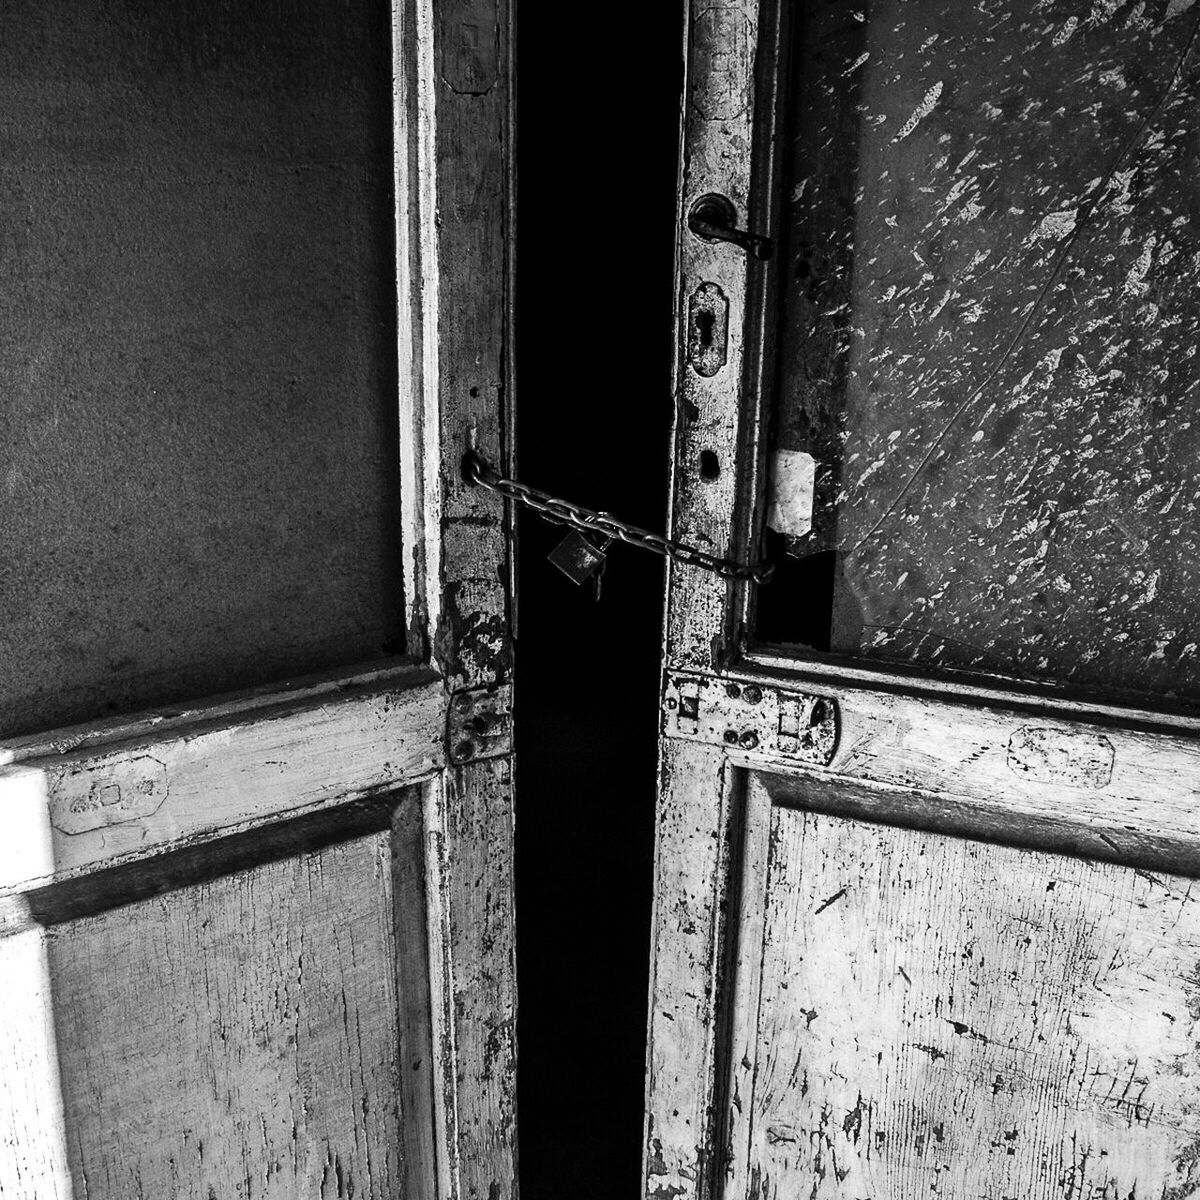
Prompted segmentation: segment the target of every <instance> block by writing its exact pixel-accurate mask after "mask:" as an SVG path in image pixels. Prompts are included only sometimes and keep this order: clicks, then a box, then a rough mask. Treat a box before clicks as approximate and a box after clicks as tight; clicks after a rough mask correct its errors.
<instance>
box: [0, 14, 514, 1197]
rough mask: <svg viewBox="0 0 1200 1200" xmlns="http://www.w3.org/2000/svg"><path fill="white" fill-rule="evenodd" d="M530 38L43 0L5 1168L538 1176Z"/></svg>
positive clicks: (13, 205) (3, 916)
mask: <svg viewBox="0 0 1200 1200" xmlns="http://www.w3.org/2000/svg"><path fill="white" fill-rule="evenodd" d="M510 49H511V47H510V34H509V6H508V5H507V3H505V2H504V0H478V2H476V0H465V2H461V3H457V2H456V3H449V2H446V3H442V2H441V0H395V3H394V4H389V3H388V2H387V0H383V2H382V3H376V2H375V0H352V2H350V3H344V4H337V5H334V4H330V3H326V2H325V0H304V2H302V3H299V4H291V5H278V4H266V3H235V4H228V3H216V4H214V3H211V2H209V0H184V2H182V3H173V4H168V5H160V4H155V3H140V2H134V3H110V2H108V0H50V2H49V3H37V4H24V3H21V4H18V5H16V6H15V7H12V8H11V9H10V10H8V11H6V13H5V34H4V39H3V46H2V47H0V95H2V96H3V104H2V105H0V110H2V115H0V126H2V128H3V141H4V147H5V149H4V155H3V157H4V168H3V171H2V172H0V197H3V209H4V212H5V219H4V222H3V225H4V232H3V234H2V235H0V237H2V241H3V260H4V272H3V280H2V281H0V311H2V313H3V319H2V321H0V324H2V325H3V328H4V337H3V348H2V349H0V412H2V413H3V430H4V437H3V444H2V445H0V478H2V479H3V487H2V489H0V496H2V499H0V504H2V505H3V519H2V520H0V738H2V739H3V740H2V741H0V895H2V897H3V900H2V906H0V976H2V978H3V1011H2V1012H0V1196H3V1197H6V1198H8V1197H12V1198H13V1200H50V1198H58V1200H62V1198H64V1197H71V1196H74V1197H75V1198H76V1200H83V1198H85V1197H88V1198H91V1200H99V1198H101V1197H109V1198H111V1200H129V1198H131V1197H138V1196H145V1197H154V1198H155V1200H166V1198H167V1197H180V1198H182V1197H195V1198H196V1200H224V1198H226V1197H235V1196H236V1197H242V1198H243V1200H249V1198H251V1197H280V1198H284V1197H286V1198H287V1200H294V1198H297V1197H318V1196H320V1197H334V1196H338V1197H346V1198H347V1200H349V1198H350V1197H378V1198H379V1200H385V1198H386V1200H392V1198H394V1197H398V1196H404V1197H408V1198H409V1200H426V1198H428V1200H433V1198H434V1197H439V1198H445V1200H449V1198H451V1197H462V1198H463V1200H466V1198H468V1197H487V1198H488V1200H493V1198H495V1197H502V1196H510V1195H513V1194H514V1193H515V1182H514V1125H513V1121H514V1090H513V1071H514V1024H513V1016H514V994H513V989H514V974H513V958H512V953H513V946H512V931H513V924H512V918H513V914H512V891H511V861H512V796H511V784H510V778H511V776H510V754H509V747H510V729H509V723H510V715H509V714H510V689H511V670H510V634H509V611H510V603H509V597H510V593H509V584H508V580H509V563H510V550H509V536H508V528H507V526H506V524H505V521H504V517H503V512H502V509H501V508H500V507H499V506H497V505H496V503H495V501H494V499H493V498H492V497H490V496H488V495H486V494H484V493H482V492H479V491H478V490H472V489H470V488H469V487H467V486H466V485H465V484H464V483H463V481H462V477H461V468H460V462H461V459H462V456H463V454H464V452H465V451H466V449H467V448H468V446H469V445H475V446H478V447H479V448H480V449H481V451H482V452H483V453H485V454H487V455H488V456H489V458H490V459H491V460H492V461H497V462H503V461H506V460H507V456H508V455H509V453H510V452H511V447H510V445H509V440H510V439H509V434H508V424H507V422H508V420H509V416H510V413H509V412H508V410H507V408H506V405H507V401H506V399H505V397H506V396H508V395H509V394H510V391H509V389H508V388H507V387H506V383H507V376H506V372H507V371H508V369H509V367H508V364H509V363H511V351H510V348H509V345H508V341H509V334H510V331H509V322H508V311H509V304H508V288H509V279H510V274H511V272H510V270H509V266H508V262H509V228H510V199H511V188H510V173H511V172H510V166H511V136H510V134H511V129H510V107H509V106H510V94H511V89H510V83H511V74H510V66H509V63H510ZM47 730H53V732H46V731H47Z"/></svg>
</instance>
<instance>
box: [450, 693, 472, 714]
mask: <svg viewBox="0 0 1200 1200" xmlns="http://www.w3.org/2000/svg"><path fill="white" fill-rule="evenodd" d="M473 704H474V701H473V700H472V699H471V697H470V696H455V698H454V711H455V712H460V713H465V712H470V711H471V708H472V705H473Z"/></svg>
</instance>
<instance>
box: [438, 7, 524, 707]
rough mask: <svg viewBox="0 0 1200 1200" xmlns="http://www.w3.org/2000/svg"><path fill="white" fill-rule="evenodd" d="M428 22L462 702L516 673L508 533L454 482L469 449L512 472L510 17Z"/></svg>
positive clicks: (446, 524)
mask: <svg viewBox="0 0 1200 1200" xmlns="http://www.w3.org/2000/svg"><path fill="white" fill-rule="evenodd" d="M433 15H434V17H435V19H436V22H435V39H436V45H435V49H434V62H435V63H436V66H437V74H436V75H435V76H434V79H433V85H432V95H433V103H434V111H435V114H436V117H435V135H434V136H435V143H434V151H435V153H434V163H435V166H436V195H437V208H436V212H437V225H436V233H437V242H436V252H437V263H438V293H437V295H438V299H437V315H436V328H437V341H436V351H437V360H436V369H437V378H438V398H439V405H440V412H441V476H440V478H441V488H442V494H441V527H440V529H438V530H436V531H434V532H435V533H436V536H439V537H440V538H441V540H442V554H443V576H442V580H441V597H440V605H439V610H438V613H437V622H438V624H437V626H436V629H435V632H434V640H433V645H432V650H433V653H434V655H435V657H436V659H437V662H438V663H439V665H440V667H441V670H442V672H443V673H444V674H445V676H446V678H447V679H448V680H449V681H450V686H451V687H452V689H455V690H457V689H459V688H465V687H481V686H487V685H491V684H498V683H504V682H506V681H507V680H508V679H509V678H510V676H511V672H512V644H511V630H510V614H509V592H510V586H511V578H510V575H511V571H512V563H511V546H510V540H511V537H512V529H511V524H510V521H509V518H508V514H507V513H506V510H505V505H504V504H503V502H502V501H501V500H500V498H499V497H498V496H496V495H494V494H493V493H491V492H488V491H486V490H485V489H483V488H480V487H476V486H473V485H470V484H467V483H465V482H464V481H463V477H462V459H463V455H464V454H465V453H466V451H467V449H468V447H469V446H475V447H477V448H478V449H479V451H480V452H481V453H482V454H483V455H484V457H485V458H487V459H488V460H489V461H490V462H493V463H496V464H503V465H506V466H507V465H510V464H511V463H512V461H513V454H514V448H513V445H512V436H511V426H512V419H513V418H512V371H513V349H512V343H511V339H512V319H511V309H512V253H513V245H512V230H513V218H512V203H513V183H512V172H513V169H514V164H513V159H512V145H513V140H512V139H513V133H512V121H513V118H512V103H513V101H512V91H511V78H512V54H513V45H512V12H511V6H510V4H509V3H508V0H440V2H439V3H436V4H434V5H433Z"/></svg>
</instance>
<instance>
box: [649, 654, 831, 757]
mask: <svg viewBox="0 0 1200 1200" xmlns="http://www.w3.org/2000/svg"><path fill="white" fill-rule="evenodd" d="M664 690H665V694H664V697H663V732H664V733H665V734H666V735H667V736H668V737H680V738H687V739H689V740H690V741H697V742H708V743H710V744H711V745H714V746H724V747H725V748H726V749H728V750H730V751H731V752H737V753H738V754H739V755H743V756H744V755H753V756H755V757H761V758H764V759H785V760H791V761H794V762H805V763H816V764H817V765H819V766H828V765H829V763H830V762H832V761H833V755H834V752H835V751H836V750H837V743H838V708H837V702H836V701H834V700H833V699H831V698H830V697H828V696H816V695H813V694H811V693H809V692H793V691H785V690H784V689H782V688H774V687H769V686H765V685H763V684H760V683H742V682H739V681H735V680H731V679H719V678H717V677H716V676H712V675H693V674H679V673H676V672H671V673H670V674H669V675H668V676H667V680H666V687H665V689H664Z"/></svg>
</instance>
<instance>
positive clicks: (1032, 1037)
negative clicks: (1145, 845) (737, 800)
mask: <svg viewBox="0 0 1200 1200" xmlns="http://www.w3.org/2000/svg"><path fill="white" fill-rule="evenodd" d="M752 786H753V785H752ZM760 813H761V819H762V821H763V822H764V825H765V827H766V830H767V831H766V832H765V833H764V835H763V836H760V837H757V838H755V837H753V836H751V837H750V838H749V839H748V845H749V847H750V850H749V857H751V858H757V860H758V861H757V863H755V864H753V865H752V866H751V867H750V868H749V870H748V876H747V878H748V880H749V882H750V883H752V884H754V885H756V887H757V894H756V895H749V894H747V895H746V896H745V899H744V910H743V921H744V922H745V921H748V922H749V924H750V925H751V926H752V941H753V945H752V946H751V947H750V948H749V949H748V950H747V951H746V952H745V953H744V954H743V956H742V958H741V959H740V960H739V967H740V968H742V969H743V970H745V974H746V975H749V976H750V978H749V979H747V978H744V977H743V978H740V979H739V987H740V989H741V992H742V994H741V1007H740V1009H739V1012H740V1014H741V1016H742V1017H743V1018H744V1019H746V1020H747V1021H748V1022H749V1025H750V1026H751V1031H750V1032H749V1033H748V1036H747V1038H746V1050H745V1053H746V1054H747V1055H748V1057H749V1058H750V1059H752V1061H753V1066H752V1070H748V1071H743V1072H742V1075H741V1076H740V1077H739V1079H738V1082H739V1083H740V1086H741V1090H740V1092H739V1093H736V1095H735V1099H734V1101H733V1103H735V1104H737V1105H738V1106H739V1109H740V1114H741V1115H742V1119H741V1121H740V1124H739V1123H737V1122H735V1123H734V1131H735V1133H736V1134H737V1137H736V1138H735V1139H733V1141H732V1143H731V1144H732V1145H733V1148H734V1155H735V1159H737V1157H738V1156H739V1155H741V1156H743V1157H741V1159H740V1160H738V1161H737V1165H736V1169H735V1171H734V1176H735V1182H736V1181H740V1185H742V1186H735V1187H734V1188H733V1189H732V1190H728V1189H727V1190H726V1192H725V1195H726V1196H734V1195H736V1196H738V1197H743V1196H747V1195H748V1196H754V1197H756V1198H758V1197H761V1198H763V1200H766V1198H770V1200H774V1198H775V1197H784V1196H792V1195H804V1196H812V1197H814V1198H822V1197H830V1198H832V1197H838V1198H848V1197H859V1198H866V1197H878V1198H880V1200H882V1198H884V1197H887V1198H888V1200H905V1198H908V1197H913V1198H915V1197H918V1196H928V1195H946V1196H980V1197H985V1198H987V1200H1001V1198H1004V1197H1017V1196H1020V1197H1022V1198H1026V1200H1038V1198H1041V1197H1047V1198H1048V1197H1056V1198H1057V1197H1063V1196H1089V1197H1105V1198H1111V1200H1118V1198H1120V1200H1125V1198H1127V1197H1129V1196H1143V1195H1145V1196H1155V1197H1160V1196H1161V1197H1175V1198H1182V1197H1185V1196H1192V1195H1195V1194H1197V1192H1198V1191H1200V1123H1198V1122H1197V1120H1196V1111H1197V1108H1198V1106H1200V1074H1198V1070H1197V1061H1198V1058H1197V1055H1198V1052H1200V1032H1198V1028H1200V1027H1198V1026H1197V1016H1198V1014H1200V991H1198V989H1197V982H1196V971H1197V962H1198V959H1200V904H1198V903H1197V896H1195V895H1193V890H1194V889H1193V884H1192V881H1191V880H1190V879H1187V878H1181V877H1178V876H1171V875H1155V874H1151V873H1148V872H1144V871H1137V870H1130V869H1127V868H1122V867H1120V866H1114V865H1109V864H1098V863H1091V862H1087V861H1085V860H1081V859H1077V858H1068V857H1060V856H1056V855H1050V854H1042V853H1032V852H1029V851H1022V850H1016V849H1011V848H1008V847H1003V846H994V845H983V844H979V843H976V842H971V841H966V840H959V839H956V838H950V837H945V836H942V835H938V834H930V833H920V832H915V831H912V830H905V829H897V828H889V827H885V826H879V825H872V824H867V823H863V822H859V821H855V820H848V819H844V818H841V817H833V816H825V815H819V814H814V813H806V812H801V811H794V810H791V811H789V810H787V809H784V808H779V807H775V808H772V809H770V811H769V812H767V811H764V810H762V809H760ZM747 888H748V890H750V889H749V884H748V885H747ZM756 910H757V916H755V912H756ZM747 914H748V915H747ZM755 922H757V924H755ZM755 947H757V948H756V949H755ZM747 962H749V963H750V964H751V966H752V969H746V964H747ZM735 1036H736V1035H735ZM746 1065H747V1063H746V1062H744V1061H743V1063H742V1066H743V1067H745V1066H746Z"/></svg>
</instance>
